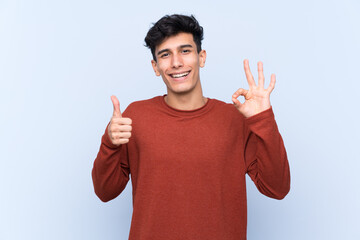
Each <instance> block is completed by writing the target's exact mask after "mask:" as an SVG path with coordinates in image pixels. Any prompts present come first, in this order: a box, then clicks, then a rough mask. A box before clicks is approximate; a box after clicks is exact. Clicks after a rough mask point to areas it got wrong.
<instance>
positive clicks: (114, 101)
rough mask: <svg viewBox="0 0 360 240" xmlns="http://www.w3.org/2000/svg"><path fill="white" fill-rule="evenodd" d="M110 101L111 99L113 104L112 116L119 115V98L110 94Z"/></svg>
mask: <svg viewBox="0 0 360 240" xmlns="http://www.w3.org/2000/svg"><path fill="white" fill-rule="evenodd" d="M111 101H112V103H113V105H114V112H113V116H114V117H121V112H120V103H119V100H118V99H117V97H116V96H114V95H112V96H111Z"/></svg>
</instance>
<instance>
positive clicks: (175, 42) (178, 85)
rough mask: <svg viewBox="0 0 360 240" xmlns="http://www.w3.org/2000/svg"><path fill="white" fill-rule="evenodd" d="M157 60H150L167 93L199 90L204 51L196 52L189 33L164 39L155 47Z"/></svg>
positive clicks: (204, 57)
mask: <svg viewBox="0 0 360 240" xmlns="http://www.w3.org/2000/svg"><path fill="white" fill-rule="evenodd" d="M155 54H156V59H157V62H155V61H154V60H152V61H151V63H152V66H153V69H154V71H155V74H156V76H161V77H162V79H163V81H164V83H165V84H166V87H167V90H168V95H170V94H184V93H190V92H192V91H194V90H196V89H199V88H200V90H201V84H200V75H199V69H200V67H204V65H205V59H206V52H205V50H202V51H200V52H199V53H198V52H197V48H196V44H195V42H194V39H193V35H192V34H191V33H179V34H177V35H175V36H171V37H169V38H167V39H165V40H164V41H163V42H162V43H161V44H160V45H159V46H157V47H156V49H155Z"/></svg>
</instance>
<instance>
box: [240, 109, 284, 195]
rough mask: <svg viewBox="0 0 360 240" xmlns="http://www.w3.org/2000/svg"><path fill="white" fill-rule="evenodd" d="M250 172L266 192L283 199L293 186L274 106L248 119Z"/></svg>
mask: <svg viewBox="0 0 360 240" xmlns="http://www.w3.org/2000/svg"><path fill="white" fill-rule="evenodd" d="M245 123H246V125H247V126H248V130H247V134H246V135H247V141H246V146H245V164H246V168H247V173H248V174H249V176H250V177H251V179H252V180H253V181H254V183H255V185H256V187H257V188H258V190H259V191H260V192H261V193H263V194H264V195H266V196H268V197H271V198H275V199H283V198H284V197H285V196H286V195H287V193H288V192H289V190H290V170H289V162H288V159H287V155H286V150H285V146H284V143H283V140H282V137H281V135H280V133H279V131H278V127H277V125H276V122H275V118H274V114H273V111H272V108H270V109H268V110H266V111H263V112H261V113H259V114H257V115H255V116H252V117H250V118H247V119H246V120H245Z"/></svg>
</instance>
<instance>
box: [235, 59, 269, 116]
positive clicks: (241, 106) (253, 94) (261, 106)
mask: <svg viewBox="0 0 360 240" xmlns="http://www.w3.org/2000/svg"><path fill="white" fill-rule="evenodd" d="M244 69H245V74H246V79H247V82H248V84H249V88H250V89H249V90H245V89H243V88H239V89H238V90H237V91H236V92H235V93H234V94H233V95H232V101H233V103H234V105H235V107H236V108H237V110H239V112H240V113H242V114H243V115H244V116H245V117H247V118H248V117H251V116H254V115H255V114H258V113H260V112H262V111H265V110H267V109H269V108H270V107H271V104H270V93H271V92H272V90H273V89H274V87H275V82H276V80H275V74H272V75H271V80H270V84H269V87H268V88H267V89H264V81H265V78H264V72H263V64H262V62H258V75H259V81H258V85H257V86H256V83H255V81H254V77H253V76H252V74H251V72H250V67H249V60H247V59H245V60H244ZM240 95H241V96H244V97H245V102H244V103H241V102H240V101H239V100H238V99H237V98H238V97H239V96H240Z"/></svg>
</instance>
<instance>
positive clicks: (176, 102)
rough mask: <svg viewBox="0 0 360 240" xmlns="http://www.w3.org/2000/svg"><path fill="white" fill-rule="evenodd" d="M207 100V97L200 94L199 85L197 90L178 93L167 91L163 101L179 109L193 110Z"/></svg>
mask: <svg viewBox="0 0 360 240" xmlns="http://www.w3.org/2000/svg"><path fill="white" fill-rule="evenodd" d="M207 101H208V99H207V98H205V97H204V96H203V94H202V89H201V87H200V88H199V90H197V91H192V92H188V93H180V94H177V93H174V92H170V91H168V94H167V96H165V102H166V103H167V104H168V105H169V106H170V107H173V108H175V109H179V110H194V109H197V108H201V107H202V106H204V105H205V104H206V102H207Z"/></svg>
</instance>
